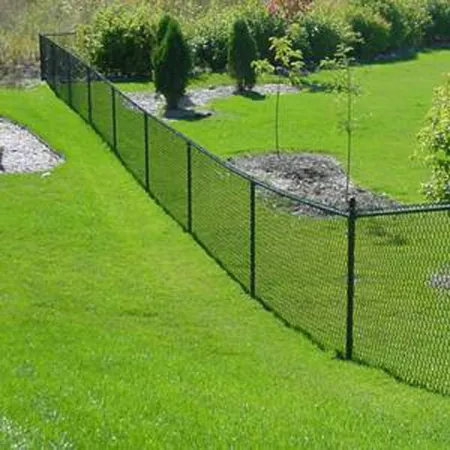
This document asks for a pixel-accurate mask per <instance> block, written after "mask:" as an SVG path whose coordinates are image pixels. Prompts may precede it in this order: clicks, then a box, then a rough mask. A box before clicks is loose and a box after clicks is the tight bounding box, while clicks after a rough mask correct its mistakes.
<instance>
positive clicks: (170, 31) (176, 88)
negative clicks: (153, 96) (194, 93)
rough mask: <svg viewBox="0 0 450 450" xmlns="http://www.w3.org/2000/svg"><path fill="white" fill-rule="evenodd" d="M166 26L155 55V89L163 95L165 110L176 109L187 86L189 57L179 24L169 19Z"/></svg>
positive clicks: (189, 68) (189, 65)
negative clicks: (165, 104)
mask: <svg viewBox="0 0 450 450" xmlns="http://www.w3.org/2000/svg"><path fill="white" fill-rule="evenodd" d="M163 19H164V18H163ZM166 26H167V31H166V33H165V36H164V38H163V39H162V42H161V43H160V45H159V46H158V49H157V52H156V55H155V61H154V62H155V69H154V70H155V87H156V90H157V91H158V92H160V93H161V94H163V95H164V97H165V99H166V103H167V109H176V108H177V107H178V103H179V101H180V99H181V97H182V96H183V95H184V93H185V91H186V87H187V85H188V81H189V72H190V70H191V55H190V51H189V47H188V45H187V43H186V40H185V39H184V36H183V33H182V32H181V28H180V25H179V23H178V22H177V21H176V20H175V19H173V18H169V20H168V23H167V24H166Z"/></svg>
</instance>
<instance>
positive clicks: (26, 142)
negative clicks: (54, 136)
mask: <svg viewBox="0 0 450 450" xmlns="http://www.w3.org/2000/svg"><path fill="white" fill-rule="evenodd" d="M63 161H64V159H63V158H62V157H61V156H60V155H58V154H57V153H55V152H54V151H52V150H51V149H50V148H49V147H48V146H47V145H45V144H44V143H43V142H42V141H41V140H40V139H39V138H38V137H36V136H35V135H34V134H32V133H31V132H30V131H28V130H27V129H26V128H24V127H21V126H19V125H17V124H14V123H12V122H10V121H8V120H6V119H3V118H1V117H0V176H1V175H2V174H5V173H25V172H26V173H29V172H45V171H48V170H49V169H53V168H54V167H56V166H57V165H59V164H61V163H62V162H63Z"/></svg>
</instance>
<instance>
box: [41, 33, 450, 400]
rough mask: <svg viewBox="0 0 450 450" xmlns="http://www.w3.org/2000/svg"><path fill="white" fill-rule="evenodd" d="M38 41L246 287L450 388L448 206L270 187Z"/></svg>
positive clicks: (341, 341)
mask: <svg viewBox="0 0 450 450" xmlns="http://www.w3.org/2000/svg"><path fill="white" fill-rule="evenodd" d="M52 36H53V37H55V38H56V35H52ZM64 36H65V37H66V36H68V35H67V34H65V35H64ZM39 46H40V51H41V73H42V79H44V80H46V81H47V83H48V84H49V86H50V87H51V88H52V90H53V91H54V92H55V93H56V94H57V95H58V96H59V97H60V98H61V99H62V100H63V101H65V102H66V103H67V104H68V105H69V106H70V107H71V108H72V109H74V110H75V111H76V112H77V113H78V114H79V115H80V116H81V117H83V118H84V119H85V120H86V121H87V122H88V123H89V124H90V125H91V126H92V127H93V128H94V129H95V130H96V131H97V132H98V133H99V134H100V135H101V136H102V137H103V139H104V140H105V141H106V142H107V143H108V144H109V145H110V147H111V148H112V150H113V151H114V153H115V154H116V156H117V157H118V158H119V159H120V161H121V162H122V164H123V165H124V166H125V167H126V168H127V169H128V170H129V171H130V173H131V174H132V175H133V176H134V178H135V179H136V180H137V181H138V183H139V184H141V186H142V187H143V188H144V189H145V190H146V191H147V192H148V193H149V194H150V195H151V196H152V197H153V198H154V199H155V200H156V201H157V202H158V203H159V204H160V205H161V206H162V207H163V208H164V210H165V211H166V212H168V213H169V214H170V215H171V216H172V217H173V218H174V219H175V220H176V221H177V222H178V223H179V224H180V225H181V226H182V227H183V228H184V229H185V230H186V231H188V232H189V233H191V234H192V236H193V237H194V238H195V239H196V240H197V242H199V244H200V245H202V247H203V248H205V250H206V251H207V252H208V253H209V254H210V255H211V256H213V257H214V259H215V260H216V261H217V262H218V263H219V264H220V265H221V266H222V267H223V268H224V269H225V270H226V271H227V272H228V273H229V274H230V275H231V276H232V277H233V278H234V279H235V280H236V281H238V282H239V283H240V284H241V285H242V286H243V288H244V289H245V290H246V291H247V292H249V293H250V294H251V295H252V297H254V298H256V299H258V300H260V301H261V302H262V303H263V304H264V305H265V306H266V307H267V308H268V309H270V310H272V311H273V312H274V313H275V314H276V315H277V316H279V317H280V318H282V319H283V321H285V322H286V323H287V324H289V325H290V326H292V327H294V328H296V329H299V330H301V331H302V332H303V333H305V334H307V335H308V336H309V337H310V338H311V339H312V340H314V341H315V342H316V343H317V344H318V345H320V346H321V347H324V348H328V349H333V350H335V351H336V353H337V355H340V356H341V357H343V358H346V359H348V360H357V361H360V362H364V363H366V364H369V365H374V366H377V367H380V368H382V369H384V370H386V371H388V372H389V373H391V374H393V375H394V376H396V377H398V378H400V379H402V380H404V381H407V382H409V383H410V384H414V385H419V386H423V387H425V388H427V389H430V390H433V391H437V392H440V393H442V394H450V333H449V329H450V227H449V225H450V205H416V206H409V207H402V208H399V209H395V210H394V209H386V210H373V211H370V210H367V211H358V210H357V208H356V206H357V205H356V202H355V200H354V199H353V200H352V201H351V202H350V206H349V210H348V211H342V210H339V209H336V208H333V207H330V206H327V205H322V204H319V203H317V202H315V201H311V200H309V199H304V198H300V197H298V196H296V195H293V194H290V193H287V192H284V191H282V190H280V189H276V188H274V187H272V186H269V185H267V184H265V183H263V182H261V181H259V180H257V179H255V178H253V177H251V176H249V175H247V174H245V173H243V172H242V171H240V170H239V169H237V168H235V167H233V166H232V165H230V164H229V163H227V162H226V161H222V160H221V159H220V158H219V157H217V156H216V155H213V154H211V153H210V152H208V151H207V150H205V149H204V148H202V147H201V146H199V145H197V144H196V143H195V142H193V141H192V140H191V139H189V138H187V137H185V136H184V135H182V134H181V133H179V132H178V131H176V130H174V129H172V128H171V127H170V126H169V125H167V124H166V123H165V122H163V121H161V120H159V119H158V118H156V117H154V116H152V115H150V114H149V113H147V112H146V111H145V110H144V109H142V108H141V107H140V106H139V105H138V104H136V103H135V102H134V101H133V100H132V99H130V98H129V97H128V96H126V95H125V94H123V93H122V92H121V91H120V90H118V89H117V88H116V87H115V86H114V85H113V84H112V83H111V82H110V81H109V80H108V79H106V78H105V77H104V76H103V75H101V74H100V73H98V72H97V71H95V69H93V68H91V67H90V66H89V65H88V64H86V63H84V62H83V61H81V60H80V59H79V58H78V57H76V56H74V55H73V54H72V53H71V52H70V51H69V50H66V49H64V48H63V47H62V46H60V45H58V44H57V43H56V42H54V41H53V40H51V39H50V35H46V36H44V35H40V37H39ZM299 206H301V207H302V208H309V211H310V212H311V214H310V215H304V214H301V213H300V214H298V213H295V211H296V210H297V209H298V207H299ZM311 216H317V217H311Z"/></svg>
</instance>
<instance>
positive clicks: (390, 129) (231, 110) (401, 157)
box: [121, 50, 450, 202]
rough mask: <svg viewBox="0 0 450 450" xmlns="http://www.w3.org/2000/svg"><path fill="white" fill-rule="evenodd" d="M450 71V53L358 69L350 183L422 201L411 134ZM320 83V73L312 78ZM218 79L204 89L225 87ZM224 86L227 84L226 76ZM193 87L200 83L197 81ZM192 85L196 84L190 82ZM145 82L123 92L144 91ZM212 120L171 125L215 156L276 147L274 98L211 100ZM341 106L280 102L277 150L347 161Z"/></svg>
mask: <svg viewBox="0 0 450 450" xmlns="http://www.w3.org/2000/svg"><path fill="white" fill-rule="evenodd" d="M448 71H450V51H448V50H442V51H433V52H429V53H420V54H419V55H418V57H417V59H414V60H410V61H404V62H397V63H392V64H379V65H371V66H367V67H362V68H360V69H358V77H359V79H360V81H361V85H362V89H363V96H362V97H360V98H359V99H358V100H357V104H356V117H357V119H358V129H357V130H356V132H355V142H354V155H353V173H352V175H353V178H354V179H355V180H356V181H357V182H358V183H360V184H361V185H362V186H365V187H368V188H371V189H373V190H376V191H378V192H386V193H388V194H389V195H391V196H393V197H395V198H397V199H399V200H401V201H405V202H422V201H424V198H423V197H422V196H421V194H420V193H419V189H420V184H421V182H423V181H425V180H426V179H427V177H428V176H429V173H428V171H427V169H425V168H423V167H421V166H420V165H419V163H417V162H414V161H412V160H411V155H412V154H413V153H414V150H415V147H416V138H415V136H416V134H417V132H418V131H419V130H420V128H421V126H422V124H423V122H424V117H425V114H426V113H427V111H428V109H429V107H430V105H431V95H432V91H433V88H434V87H436V86H437V85H439V84H440V83H441V81H442V74H443V73H445V72H448ZM218 78H219V79H218ZM312 79H313V80H314V81H323V80H324V79H326V76H324V75H319V76H318V75H315V76H313V77H312ZM226 82H227V77H226V76H224V75H221V76H218V75H215V76H214V77H212V78H211V80H210V81H208V80H207V79H203V80H202V83H203V85H208V84H214V83H226ZM228 82H229V79H228ZM195 83H198V82H197V81H196V82H195ZM195 83H194V84H195ZM143 88H145V86H143V85H137V86H130V85H123V86H121V89H125V90H141V89H143ZM211 107H212V109H214V110H215V111H216V113H217V114H216V115H215V116H213V117H211V118H208V119H206V120H202V121H197V122H188V121H184V122H182V121H179V122H176V123H174V126H175V127H176V128H177V129H179V130H180V131H182V132H184V133H185V134H187V135H188V136H190V137H191V138H193V140H194V141H196V142H198V143H199V144H201V145H203V146H204V147H206V148H207V149H208V150H210V151H212V152H214V153H217V154H218V155H221V156H224V157H228V156H233V155H236V154H238V153H242V152H266V151H271V150H273V149H274V145H275V144H274V111H275V98H274V96H270V97H268V98H266V99H265V100H264V101H255V100H252V99H249V98H244V97H233V98H228V99H224V100H217V101H214V102H212V104H211ZM338 111H339V107H338V106H337V103H336V101H335V98H334V96H333V95H332V94H329V93H325V92H314V93H313V92H306V91H304V92H301V93H300V94H295V95H284V96H283V98H282V100H281V112H280V114H281V129H280V139H281V141H280V142H281V146H282V147H283V148H284V149H286V150H297V151H305V150H307V151H314V152H324V153H328V154H332V155H335V156H336V157H338V159H339V160H340V161H342V162H344V161H345V159H346V140H345V136H344V134H343V133H342V132H341V131H339V127H338V126H337V122H338Z"/></svg>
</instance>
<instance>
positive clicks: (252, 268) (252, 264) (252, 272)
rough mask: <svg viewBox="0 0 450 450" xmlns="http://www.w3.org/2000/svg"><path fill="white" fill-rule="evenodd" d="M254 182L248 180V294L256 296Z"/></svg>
mask: <svg viewBox="0 0 450 450" xmlns="http://www.w3.org/2000/svg"><path fill="white" fill-rule="evenodd" d="M255 194H256V184H255V182H254V181H250V217H249V228H250V230H249V231H250V233H249V237H250V289H249V290H250V295H251V296H252V297H255V296H256V201H255V200H256V199H255V197H256V195H255Z"/></svg>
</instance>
